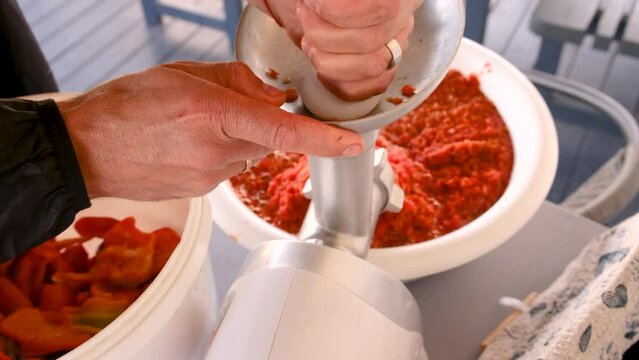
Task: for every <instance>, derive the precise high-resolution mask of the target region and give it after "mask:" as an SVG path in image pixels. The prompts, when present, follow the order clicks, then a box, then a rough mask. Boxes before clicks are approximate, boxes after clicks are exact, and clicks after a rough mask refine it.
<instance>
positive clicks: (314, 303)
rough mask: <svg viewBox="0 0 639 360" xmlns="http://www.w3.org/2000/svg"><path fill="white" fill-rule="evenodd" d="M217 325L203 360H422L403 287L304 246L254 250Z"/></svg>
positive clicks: (352, 261)
mask: <svg viewBox="0 0 639 360" xmlns="http://www.w3.org/2000/svg"><path fill="white" fill-rule="evenodd" d="M218 324H219V325H218V327H217V328H216V331H215V332H214V334H213V337H212V340H211V345H210V348H209V351H208V355H207V359H214V360H217V359H225V360H226V359H233V360H267V359H268V360H297V359H300V360H302V359H303V360H327V359H332V360H353V359H366V360H388V359H393V360H427V356H426V352H425V350H424V346H423V339H422V335H421V315H420V312H419V308H418V307H417V304H416V302H415V300H414V298H413V297H412V295H411V294H410V292H409V291H408V289H407V288H406V287H405V286H404V284H402V283H401V282H400V281H398V280H396V279H395V278H393V277H392V276H391V275H389V274H387V273H386V272H385V271H384V270H382V269H380V268H378V267H376V266H375V265H372V264H370V263H368V262H366V261H365V260H362V259H360V258H358V257H356V256H353V255H351V254H349V253H347V252H344V251H341V250H337V249H333V248H330V247H327V246H323V245H318V244H313V243H309V242H299V241H284V240H282V241H271V242H267V243H264V244H261V245H260V246H258V247H257V248H255V249H254V250H253V251H252V252H251V253H250V254H249V257H248V258H247V261H246V263H245V265H244V269H243V271H242V273H241V275H240V276H239V278H238V279H237V280H236V282H235V283H234V284H233V286H232V287H231V289H230V290H229V292H228V294H227V297H226V300H225V303H224V305H223V306H222V308H221V310H220V317H219V319H218Z"/></svg>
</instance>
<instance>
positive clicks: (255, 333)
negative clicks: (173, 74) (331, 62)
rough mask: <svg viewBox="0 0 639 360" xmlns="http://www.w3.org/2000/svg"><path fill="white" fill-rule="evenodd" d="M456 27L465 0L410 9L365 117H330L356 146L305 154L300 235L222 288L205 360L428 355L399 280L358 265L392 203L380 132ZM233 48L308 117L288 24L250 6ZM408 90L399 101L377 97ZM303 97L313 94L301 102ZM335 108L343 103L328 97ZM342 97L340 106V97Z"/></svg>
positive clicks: (440, 70)
mask: <svg viewBox="0 0 639 360" xmlns="http://www.w3.org/2000/svg"><path fill="white" fill-rule="evenodd" d="M463 27H464V2H463V0H427V1H424V3H423V4H422V6H421V7H420V8H419V9H418V10H417V12H416V13H415V28H414V31H413V34H412V35H411V37H410V38H409V45H408V49H407V50H405V51H404V54H403V56H402V61H401V62H400V63H399V64H398V65H397V73H396V76H395V78H394V80H393V82H392V83H391V85H390V86H389V88H388V89H387V91H386V93H385V94H383V95H382V96H381V97H378V98H377V99H376V100H375V102H374V103H373V105H374V106H375V108H374V109H373V110H372V111H371V112H370V113H369V114H368V115H365V116H364V117H361V118H358V119H350V120H343V121H332V122H329V123H331V124H334V125H337V126H341V127H344V128H347V129H350V130H352V131H356V132H358V133H360V134H361V135H362V137H363V138H364V144H365V150H364V152H363V153H362V154H361V155H359V156H357V157H354V158H332V159H328V158H319V157H309V166H310V174H311V182H310V186H308V187H307V189H305V190H306V192H308V194H309V195H310V197H311V200H312V201H311V206H310V207H309V211H308V212H307V215H306V218H305V221H304V224H303V226H302V230H301V232H300V234H299V238H300V239H301V241H286V240H281V241H269V242H264V243H262V244H261V245H259V246H257V247H256V248H255V249H253V250H252V251H251V252H250V253H249V255H248V257H247V259H246V262H245V263H244V267H243V269H242V271H241V273H240V275H239V277H238V279H237V280H236V281H235V283H234V284H233V285H232V286H231V288H230V290H229V292H228V294H227V295H226V299H225V301H224V304H223V305H222V308H221V309H220V313H219V318H218V324H217V326H216V328H215V331H214V334H213V335H212V338H211V344H210V348H209V350H208V353H207V359H215V360H218V359H222V360H227V359H228V360H231V359H232V360H262V359H264V360H266V359H268V360H298V359H299V360H302V359H303V360H327V359H333V360H347V359H348V360H353V359H366V360H388V359H393V360H425V359H427V356H426V351H425V349H424V345H423V339H422V335H421V323H422V320H421V315H420V311H419V308H418V306H417V304H416V302H415V300H414V298H413V297H412V295H411V294H410V292H409V291H408V289H407V288H406V287H405V286H404V284H402V283H401V282H400V281H399V280H397V279H395V278H394V277H392V276H391V275H389V274H387V273H386V272H385V271H384V270H382V269H380V268H378V267H377V266H375V265H372V264H370V263H368V262H367V261H366V256H367V253H368V250H369V247H370V242H371V238H372V234H373V230H374V227H375V224H376V223H377V218H378V216H379V214H380V213H381V212H382V211H399V210H401V207H402V204H403V200H404V194H403V192H402V190H401V189H400V188H399V187H398V186H396V185H395V183H394V174H393V170H392V169H391V167H390V164H389V163H388V161H387V158H386V154H385V151H384V150H375V139H376V137H377V133H378V129H380V128H382V127H383V126H385V125H387V124H389V123H391V122H393V121H395V120H397V119H399V118H400V117H401V116H403V115H405V114H407V113H408V112H410V111H412V110H413V109H414V108H415V107H417V106H418V105H419V104H421V103H422V102H423V101H424V100H425V99H426V97H427V96H428V95H430V93H432V91H433V90H434V89H435V88H436V87H437V85H438V84H439V83H440V81H441V80H442V79H443V77H444V76H445V74H446V72H447V70H448V68H449V66H450V63H451V62H452V60H453V57H454V56H455V54H456V52H457V49H458V47H459V44H460V41H461V37H462V33H463ZM236 54H237V58H238V60H239V61H243V62H245V63H247V64H248V65H249V67H251V69H252V70H253V71H254V72H255V74H257V75H258V76H260V77H262V79H263V80H264V81H266V82H269V83H271V84H272V85H274V86H278V87H282V85H281V84H279V83H277V82H276V81H273V80H272V79H269V78H268V77H266V76H264V74H265V73H266V72H267V71H268V70H269V69H275V70H277V71H278V72H280V73H281V74H282V76H286V77H290V83H289V84H287V85H286V86H289V87H297V88H302V91H301V94H302V97H301V99H299V100H298V101H296V102H294V103H287V104H285V105H284V106H283V108H284V109H285V110H287V111H290V112H295V113H299V114H304V115H307V116H313V115H312V114H310V113H309V112H308V111H307V110H306V107H305V106H304V104H303V103H302V101H304V100H305V98H306V102H307V103H310V102H312V100H313V99H310V98H311V97H313V96H315V95H314V94H312V93H309V94H307V93H305V92H304V89H303V88H304V87H305V86H307V84H308V82H309V81H316V80H315V72H314V70H313V68H312V66H311V65H310V63H309V62H308V60H307V59H306V58H305V56H304V54H303V53H302V52H301V50H299V49H298V48H297V47H296V46H295V45H294V44H293V42H292V41H290V40H289V38H288V36H287V34H286V32H285V31H284V30H283V29H281V28H280V27H279V26H278V25H277V24H276V23H275V21H273V20H272V19H271V18H270V17H268V16H267V15H265V14H264V13H262V12H261V11H259V10H258V9H256V8H254V7H251V6H249V7H247V8H246V9H245V11H244V13H243V14H242V17H241V19H240V24H239V27H238V32H237V40H236ZM406 84H410V85H412V86H414V87H415V89H416V93H415V95H414V96H412V97H410V98H408V99H406V101H404V102H403V103H402V104H400V105H393V104H391V103H388V102H386V101H383V100H382V101H379V99H380V98H381V99H385V98H386V97H396V96H400V94H401V87H402V86H403V85H406ZM309 99H310V100H309ZM333 100H334V103H336V104H338V105H339V102H340V100H338V99H337V98H335V99H333ZM345 105H347V104H345Z"/></svg>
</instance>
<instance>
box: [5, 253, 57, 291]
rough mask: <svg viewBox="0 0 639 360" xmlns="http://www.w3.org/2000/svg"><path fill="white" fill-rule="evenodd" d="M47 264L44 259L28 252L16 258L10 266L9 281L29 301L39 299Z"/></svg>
mask: <svg viewBox="0 0 639 360" xmlns="http://www.w3.org/2000/svg"><path fill="white" fill-rule="evenodd" d="M47 264H48V262H47V260H46V259H43V258H42V257H40V256H38V255H36V254H35V253H34V252H28V253H26V254H25V255H23V256H21V257H19V258H17V259H16V260H15V261H14V263H13V266H11V270H10V278H11V280H12V281H13V283H14V284H15V285H16V286H17V287H18V289H20V291H22V293H23V294H24V295H25V296H27V297H28V298H29V299H31V301H34V300H37V299H39V296H38V295H39V292H40V290H41V289H42V285H44V281H45V278H46V275H47Z"/></svg>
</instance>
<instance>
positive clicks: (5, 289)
mask: <svg viewBox="0 0 639 360" xmlns="http://www.w3.org/2000/svg"><path fill="white" fill-rule="evenodd" d="M31 307H33V304H31V301H29V298H28V297H27V296H26V295H25V294H24V293H22V291H20V289H18V287H16V286H15V285H14V284H13V283H12V282H11V281H9V280H8V279H7V278H3V277H0V313H2V314H3V315H9V314H11V313H12V312H14V311H16V310H18V309H22V308H31Z"/></svg>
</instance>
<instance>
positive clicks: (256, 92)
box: [58, 62, 363, 200]
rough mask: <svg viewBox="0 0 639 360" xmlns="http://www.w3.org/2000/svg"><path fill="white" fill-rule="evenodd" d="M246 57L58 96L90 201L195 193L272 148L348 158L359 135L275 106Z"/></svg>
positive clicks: (161, 69) (156, 71) (278, 95)
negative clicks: (244, 61)
mask: <svg viewBox="0 0 639 360" xmlns="http://www.w3.org/2000/svg"><path fill="white" fill-rule="evenodd" d="M284 100H285V94H284V92H282V91H280V90H278V89H275V88H273V87H271V86H269V85H266V84H263V83H262V82H261V81H260V80H259V79H258V78H257V77H256V76H255V75H254V74H253V73H252V72H251V71H250V69H249V68H248V67H247V66H246V65H245V64H242V63H238V62H234V63H195V62H179V63H172V64H167V65H161V66H157V67H153V68H151V69H148V70H145V71H142V72H140V73H135V74H131V75H126V76H124V77H121V78H118V79H115V80H112V81H109V82H107V83H105V84H102V85H100V86H98V87H96V88H94V89H92V90H90V91H88V92H87V93H85V94H82V95H80V96H78V97H75V98H72V99H70V100H67V101H62V102H60V103H58V107H59V109H60V112H61V114H62V117H63V119H64V122H65V124H66V127H67V130H68V132H69V135H70V137H71V141H72V143H73V146H74V149H75V151H76V154H77V157H78V161H79V163H80V168H81V170H82V174H83V177H84V179H85V183H86V185H87V189H88V192H89V196H90V197H91V198H95V197H103V196H115V197H123V198H129V199H138V200H159V199H168V198H180V197H192V196H200V195H203V194H206V193H208V192H209V191H211V190H212V189H213V188H214V187H215V186H217V185H218V184H219V183H220V182H221V181H223V180H225V179H227V178H229V177H231V176H233V175H235V174H237V173H239V172H241V171H242V170H244V167H245V166H246V162H245V160H250V159H257V158H260V157H263V156H265V155H266V154H267V153H269V152H271V151H272V150H273V149H277V150H283V151H292V152H300V153H307V154H311V155H318V156H354V155H357V154H358V153H360V152H361V151H362V149H363V144H362V140H361V138H360V136H359V135H357V134H355V133H352V132H350V131H347V130H343V129H339V128H336V127H332V126H329V125H326V124H323V123H321V122H319V121H316V120H312V119H309V118H305V117H302V116H299V115H295V114H291V113H287V112H285V111H283V110H280V109H279V108H278V106H280V105H282V104H283V102H284Z"/></svg>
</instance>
